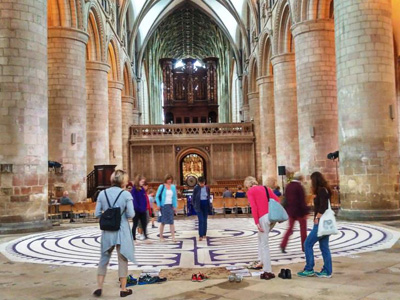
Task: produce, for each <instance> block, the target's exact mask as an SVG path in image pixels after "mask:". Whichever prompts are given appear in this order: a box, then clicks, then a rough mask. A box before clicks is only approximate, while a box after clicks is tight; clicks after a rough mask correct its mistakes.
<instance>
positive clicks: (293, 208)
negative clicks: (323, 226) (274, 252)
mask: <svg viewBox="0 0 400 300" xmlns="http://www.w3.org/2000/svg"><path fill="white" fill-rule="evenodd" d="M303 180H304V176H303V174H301V173H300V172H296V173H295V174H294V176H293V180H292V181H291V182H290V183H289V184H288V185H287V186H286V191H285V198H286V206H285V209H286V211H287V213H288V215H289V226H288V229H287V230H286V233H285V235H284V237H283V239H282V242H281V245H280V247H281V251H282V252H283V253H286V250H285V249H286V246H287V243H288V241H289V237H290V236H291V235H292V234H293V226H294V223H295V222H296V221H298V222H299V225H300V237H301V249H302V250H303V252H304V242H305V241H306V238H307V216H308V207H307V203H306V193H305V191H304V188H303V186H302V184H301V183H302V181H303ZM275 195H276V194H275Z"/></svg>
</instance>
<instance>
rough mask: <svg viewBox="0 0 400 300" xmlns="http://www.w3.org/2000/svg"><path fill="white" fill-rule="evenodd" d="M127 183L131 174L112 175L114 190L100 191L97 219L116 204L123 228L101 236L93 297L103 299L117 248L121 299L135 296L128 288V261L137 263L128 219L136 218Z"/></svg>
mask: <svg viewBox="0 0 400 300" xmlns="http://www.w3.org/2000/svg"><path fill="white" fill-rule="evenodd" d="M127 183H128V174H127V173H126V172H125V171H123V170H116V171H115V172H114V173H113V174H112V175H111V184H112V185H113V186H112V187H111V188H108V189H107V190H104V191H101V192H100V194H99V197H98V198H97V203H96V210H95V216H96V217H97V218H99V217H101V215H102V213H103V212H104V211H106V210H107V209H108V208H110V206H109V204H108V203H110V205H111V206H112V205H113V204H114V202H115V201H116V202H115V205H114V207H120V209H121V213H122V215H121V225H120V229H119V230H118V231H106V230H102V232H101V245H100V248H101V257H100V262H99V266H98V268H97V290H95V291H94V292H93V295H94V296H96V297H100V296H101V294H102V291H103V283H104V279H105V276H106V272H107V266H108V263H109V262H110V258H111V254H112V252H113V250H114V249H115V248H116V249H117V253H118V277H119V280H120V283H121V291H120V296H121V297H126V296H129V295H131V294H132V290H130V289H127V288H126V276H127V275H128V260H129V261H131V262H133V263H136V261H135V256H134V254H135V247H134V245H133V238H132V232H131V230H130V228H129V222H128V219H129V218H132V217H133V216H134V215H135V211H134V209H133V203H132V195H131V194H130V193H129V192H127V191H124V189H125V186H126V184H127Z"/></svg>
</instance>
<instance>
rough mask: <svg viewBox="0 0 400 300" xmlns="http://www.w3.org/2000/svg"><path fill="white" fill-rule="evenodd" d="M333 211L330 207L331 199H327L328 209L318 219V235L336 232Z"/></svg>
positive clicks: (337, 231)
mask: <svg viewBox="0 0 400 300" xmlns="http://www.w3.org/2000/svg"><path fill="white" fill-rule="evenodd" d="M338 233H339V230H338V229H337V224H336V218H335V212H334V211H333V210H332V208H331V200H330V199H328V209H327V210H326V211H325V212H324V214H323V215H322V216H321V218H320V219H319V223H318V237H321V236H324V235H331V234H338Z"/></svg>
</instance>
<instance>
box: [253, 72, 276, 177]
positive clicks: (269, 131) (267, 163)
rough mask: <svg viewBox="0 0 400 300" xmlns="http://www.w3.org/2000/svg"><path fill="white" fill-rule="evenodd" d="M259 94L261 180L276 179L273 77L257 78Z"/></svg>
mask: <svg viewBox="0 0 400 300" xmlns="http://www.w3.org/2000/svg"><path fill="white" fill-rule="evenodd" d="M257 84H258V90H259V94H260V97H259V99H260V143H261V147H260V151H261V155H260V156H261V169H262V182H263V184H266V183H267V179H269V178H273V179H274V180H277V174H278V173H277V166H276V139H275V109H274V107H275V104H274V77H273V76H262V77H259V78H257Z"/></svg>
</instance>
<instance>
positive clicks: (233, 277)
mask: <svg viewBox="0 0 400 300" xmlns="http://www.w3.org/2000/svg"><path fill="white" fill-rule="evenodd" d="M228 280H229V282H236V283H239V282H242V280H243V276H242V275H239V274H231V275H229V276H228Z"/></svg>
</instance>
